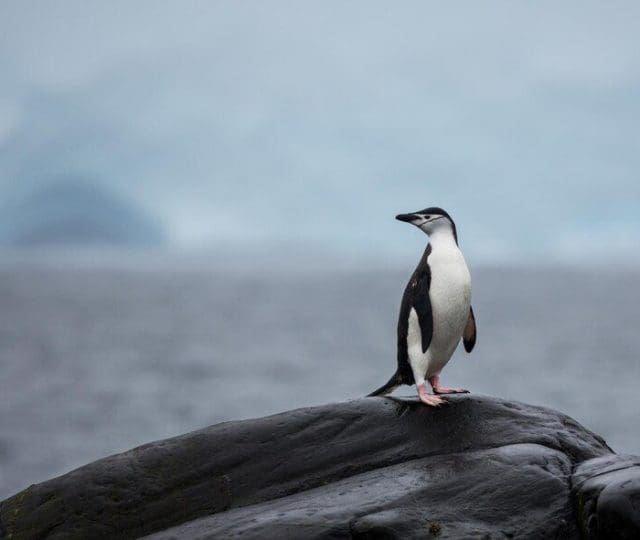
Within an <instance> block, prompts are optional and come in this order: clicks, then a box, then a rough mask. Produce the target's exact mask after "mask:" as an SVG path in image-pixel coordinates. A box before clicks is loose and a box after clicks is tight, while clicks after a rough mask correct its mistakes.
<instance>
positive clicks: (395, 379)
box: [367, 371, 402, 397]
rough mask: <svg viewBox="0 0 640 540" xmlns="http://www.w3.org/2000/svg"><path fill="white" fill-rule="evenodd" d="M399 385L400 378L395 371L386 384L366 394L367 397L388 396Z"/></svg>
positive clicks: (400, 382)
mask: <svg viewBox="0 0 640 540" xmlns="http://www.w3.org/2000/svg"><path fill="white" fill-rule="evenodd" d="M401 384H402V377H400V373H398V372H397V371H396V372H395V373H394V374H393V375H391V378H390V379H389V380H388V381H387V382H386V383H384V384H383V385H382V386H381V387H380V388H378V389H376V390H374V391H373V392H371V393H370V394H367V397H373V396H384V395H386V394H390V393H391V392H393V391H394V390H395V389H396V388H398V386H400V385H401Z"/></svg>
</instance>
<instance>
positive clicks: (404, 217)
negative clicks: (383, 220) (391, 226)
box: [396, 214, 420, 223]
mask: <svg viewBox="0 0 640 540" xmlns="http://www.w3.org/2000/svg"><path fill="white" fill-rule="evenodd" d="M396 219H397V220H398V221H406V222H407V223H411V222H412V221H415V220H416V219H420V216H417V215H416V214H398V215H397V216H396Z"/></svg>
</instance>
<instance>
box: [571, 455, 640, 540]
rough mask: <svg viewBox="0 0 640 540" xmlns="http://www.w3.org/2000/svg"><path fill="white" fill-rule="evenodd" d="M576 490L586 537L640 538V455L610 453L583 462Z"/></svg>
mask: <svg viewBox="0 0 640 540" xmlns="http://www.w3.org/2000/svg"><path fill="white" fill-rule="evenodd" d="M573 494H574V499H575V505H576V513H577V518H578V523H579V525H580V529H581V530H582V533H583V535H584V537H585V538H588V539H592V538H616V539H619V540H626V539H629V540H631V539H638V538H640V457H639V456H617V455H609V456H604V457H600V458H595V459H590V460H588V461H585V462H584V463H581V464H580V465H579V466H578V467H577V469H576V471H575V474H574V476H573Z"/></svg>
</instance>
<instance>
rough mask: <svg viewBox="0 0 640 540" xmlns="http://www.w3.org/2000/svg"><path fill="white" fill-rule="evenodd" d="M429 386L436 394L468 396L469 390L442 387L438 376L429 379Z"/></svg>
mask: <svg viewBox="0 0 640 540" xmlns="http://www.w3.org/2000/svg"><path fill="white" fill-rule="evenodd" d="M429 384H431V387H432V388H433V393H434V394H468V393H469V390H465V389H464V388H447V387H446V386H441V385H440V377H438V376H437V375H435V376H433V377H429Z"/></svg>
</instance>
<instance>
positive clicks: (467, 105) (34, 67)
mask: <svg viewBox="0 0 640 540" xmlns="http://www.w3.org/2000/svg"><path fill="white" fill-rule="evenodd" d="M639 22H640V4H638V3H637V2H589V1H587V2H585V1H582V2H562V3H558V2H535V3H534V2H528V3H525V2H509V1H504V2H472V1H470V2H455V3H454V2H447V3H445V2H422V1H421V2H400V3H390V2H375V1H370V0H368V1H366V2H364V1H363V2H360V1H349V2H347V1H342V2H331V1H328V2H315V3H311V2H293V1H292V2H276V1H273V2H260V1H257V2H250V1H228V2H223V1H217V2H211V1H206V2H185V1H180V2H178V1H176V2H159V1H137V2H129V1H122V2H121V1H110V2H95V1H86V0H83V1H75V0H66V1H65V2H53V1H52V2H47V1H39V2H30V1H24V0H21V1H15V2H12V1H7V0H4V1H3V2H2V3H1V4H0V200H4V201H11V200H13V199H14V198H15V197H18V196H19V195H20V193H23V192H25V191H29V190H37V189H39V187H41V186H44V185H46V184H47V183H49V182H51V181H52V179H55V178H60V177H64V176H65V175H69V176H73V177H74V178H77V177H82V178H85V179H86V181H87V182H97V183H100V184H101V185H105V186H108V187H109V189H110V190H112V191H113V192H114V193H117V194H118V195H120V196H122V197H124V198H126V199H127V200H130V201H131V202H132V204H135V205H136V206H137V207H138V208H139V209H140V211H141V212H144V213H145V214H148V215H151V216H154V217H155V218H157V219H158V220H159V221H160V222H161V223H162V224H163V227H164V230H165V231H166V234H167V239H168V246H170V247H175V248H183V249H191V250H212V249H213V250H215V249H216V248H217V247H220V246H226V248H227V249H228V248H229V247H231V249H237V250H239V251H249V252H250V251H251V250H252V249H253V248H254V247H255V246H261V247H263V248H264V247H265V246H267V247H274V248H278V249H286V250H296V249H299V250H309V251H316V250H317V251H319V252H323V253H324V252H326V253H335V254H350V255H356V256H358V255H362V256H365V255H366V256H367V257H374V258H375V257H379V258H380V259H381V260H383V259H388V258H393V257H396V256H404V255H406V254H407V253H409V254H410V255H412V256H413V255H415V254H416V253H415V249H416V248H417V246H419V245H421V244H422V243H424V240H425V239H423V238H422V237H421V236H420V235H421V233H420V231H418V230H416V229H414V230H409V229H408V228H407V225H406V224H401V223H398V222H395V221H394V220H393V216H394V215H395V214H397V213H404V212H408V211H413V210H418V209H421V208H425V207H427V206H441V207H444V208H445V209H447V210H448V211H449V213H451V214H452V215H453V217H454V219H455V220H456V223H457V226H458V229H459V233H460V237H461V244H462V246H463V249H464V251H465V253H466V254H467V257H468V258H469V257H470V258H472V259H473V260H474V261H476V262H477V263H489V264H491V263H496V264H503V263H514V264H517V263H528V262H530V261H537V262H540V261H545V262H555V261H561V262H568V263H578V264H581V263H584V262H589V261H593V260H594V258H597V259H598V260H599V261H601V262H602V261H616V262H617V261H622V262H625V261H626V262H633V263H636V262H638V261H639V260H640V249H639V248H640V241H639V238H640V182H639V181H638V171H640V131H639V130H640V128H639V126H640V99H639V98H640V92H639V89H640V86H639V83H640V47H638V31H637V29H638V24H639ZM0 206H1V205H0ZM596 250H597V255H596V256H595V257H594V252H596Z"/></svg>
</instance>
